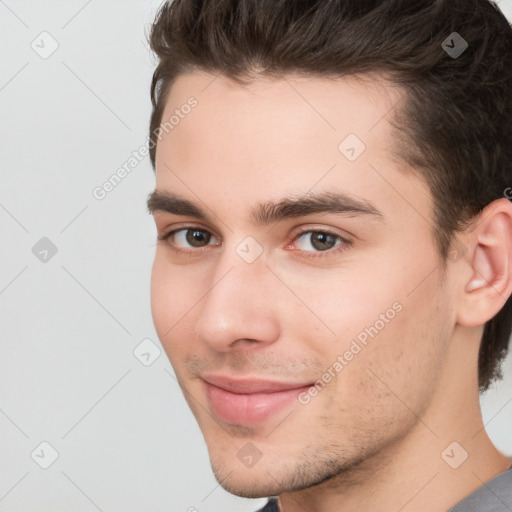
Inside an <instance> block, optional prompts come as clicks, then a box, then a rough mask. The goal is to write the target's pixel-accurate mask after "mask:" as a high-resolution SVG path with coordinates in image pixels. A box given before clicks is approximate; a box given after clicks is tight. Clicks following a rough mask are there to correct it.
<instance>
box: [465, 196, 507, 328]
mask: <svg viewBox="0 0 512 512" xmlns="http://www.w3.org/2000/svg"><path fill="white" fill-rule="evenodd" d="M464 240H465V243H466V245H467V246H468V251H467V253H466V254H467V257H466V258H464V260H465V262H466V263H468V264H469V265H470V267H471V270H470V272H467V273H465V277H464V278H463V279H462V280H461V290H460V292H461V295H462V300H461V301H460V302H459V307H458V313H457V321H458V323H459V324H460V325H464V326H468V327H472V326H478V325H484V324H485V323H486V322H487V321H488V320H490V319H491V318H493V317H494V316H495V315H496V314H497V313H498V312H499V311H500V309H501V308H502V307H503V306H504V305H505V302H506V301H507V299H508V298H509V297H510V295H511V294H512V202H510V201H508V200H507V199H504V198H503V199H497V200H496V201H493V202H492V203H490V204H489V205H487V206H486V207H485V208H484V209H483V210H482V212H481V213H480V215H478V217H477V218H476V219H475V221H474V222H473V223H472V225H471V227H470V228H468V230H467V232H465V234H464ZM468 274H469V275H470V277H469V278H468V277H467V276H468Z"/></svg>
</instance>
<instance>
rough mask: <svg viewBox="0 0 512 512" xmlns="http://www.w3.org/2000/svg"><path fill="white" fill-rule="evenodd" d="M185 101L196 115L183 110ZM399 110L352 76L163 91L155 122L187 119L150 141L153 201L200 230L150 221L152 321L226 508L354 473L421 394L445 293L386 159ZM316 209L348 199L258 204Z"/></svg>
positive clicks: (408, 423)
mask: <svg viewBox="0 0 512 512" xmlns="http://www.w3.org/2000/svg"><path fill="white" fill-rule="evenodd" d="M190 96H193V97H194V98H196V100H197V105H196V106H195V107H194V108H193V109H188V108H187V109H182V108H181V107H182V106H183V105H184V104H186V103H187V99H188V98H189V97H190ZM401 97H402V96H401V93H400V92H398V91H397V90H393V89H391V88H389V86H387V87H384V86H383V85H382V84H380V85H379V84H378V83H377V82H372V85H369V84H367V85H364V84H363V83H362V82H359V81H356V80H355V79H354V78H344V79H338V80H327V79H318V78H311V77H309V78H301V79H299V78H297V77H295V78H292V77H287V78H286V79H280V80H271V79H260V80H258V81H256V82H255V83H253V85H251V86H250V87H243V86H240V85H237V84H235V83H233V82H231V81H229V80H228V79H226V78H223V77H217V78H216V79H214V76H212V75H209V74H204V73H199V72H197V73H192V74H189V75H182V76H180V77H179V78H178V79H177V81H176V82H175V84H174V86H173V87H172V90H171V93H170V96H169V98H168V101H167V105H166V111H165V112H164V115H163V119H162V122H165V121H166V120H168V119H169V118H170V117H171V115H173V114H174V111H175V110H176V109H180V112H182V113H183V112H184V111H187V112H190V113H188V114H187V115H183V114H182V117H181V116H180V120H179V123H176V124H174V127H173V129H172V130H170V131H169V132H168V133H167V134H165V133H163V136H162V139H161V141H160V142H159V144H158V150H157V158H156V168H157V171H156V190H157V191H158V192H160V193H162V194H164V193H168V194H170V193H172V194H173V195H175V196H179V198H181V199H186V200H187V201H189V202H191V203H194V204H195V205H196V206H197V207H198V208H200V209H201V210H203V211H204V213H205V214H206V216H205V217H204V218H200V217H198V216H197V215H196V214H195V213H194V212H192V211H190V210H188V211H184V210H183V209H182V208H181V209H176V207H177V206H179V203H178V202H176V201H168V202H167V203H166V202H160V203H158V206H157V207H156V208H155V211H154V217H155V222H156V225H157V230H158V233H159V235H161V236H162V237H163V236H164V235H166V234H168V233H170V232H171V231H176V232H175V234H174V235H172V236H171V237H170V238H167V239H166V240H160V241H159V242H158V244H157V249H156V255H155V261H154V266H153V274H152V311H153V318H154V322H155V326H156V330H157V332H158V335H159V337H160V340H161V342H162V344H163V346H164V348H165V350H166V352H167V355H168V357H169V359H170V361H171V364H172V365H173V367H174V370H175V373H176V377H177V379H178V381H179V384H180V385H181V387H182V389H183V391H184V395H185V398H186V400H187V402H188V404H189V406H190V408H191V410H192V412H193V414H194V416H195V417H196V419H197V421H198V423H199V426H200V428H201V430H202V433H203V435H204V437H205V440H206V443H207V446H208V450H209V455H210V460H211V463H212V467H213V470H214V473H215V476H216V478H217V479H218V481H219V482H220V483H221V484H222V486H223V487H225V488H226V489H227V490H228V491H230V492H232V493H234V494H238V495H242V496H247V497H261V496H271V495H277V494H280V493H282V492H284V491H289V490H293V489H301V488H305V487H310V486H312V485H315V484H318V483H320V482H322V481H325V480H327V479H329V478H332V477H334V475H336V474H338V473H340V472H342V470H344V469H347V468H351V467H355V466H356V465H358V464H359V465H361V464H360V463H361V462H362V464H364V461H369V460H370V459H371V457H372V456H374V455H376V454H378V453H380V454H382V453H384V452H385V449H386V447H389V446H391V444H392V443H394V446H395V447H396V446H397V444H396V441H400V440H402V439H404V438H405V436H406V435H407V434H408V433H409V432H412V429H413V427H414V426H415V425H416V424H417V422H418V418H421V417H422V415H423V414H424V413H425V411H427V409H428V406H429V404H430V403H431V401H432V398H433V396H434V395H435V392H436V387H437V385H438V381H439V379H440V377H441V376H442V375H443V372H444V371H445V370H444V368H443V365H442V361H443V356H444V354H445V352H446V350H447V346H448V343H449V341H450V337H451V334H452V329H453V325H454V318H455V313H454V308H453V301H454V299H453V297H454V293H453V286H451V285H450V282H451V281H450V273H449V272H448V274H447V276H445V279H443V271H442V265H441V263H440V260H439V257H438V253H437V252H436V248H435V245H434V241H433V237H432V224H433V221H432V218H433V212H432V209H433V207H432V200H431V196H430V194H429V191H428V189H427V187H426V185H425V184H424V183H423V182H422V181H421V180H420V179H419V178H418V177H417V176H415V175H414V174H413V173H412V172H411V171H410V170H408V171H407V172H404V170H403V169H399V166H398V164H397V163H396V162H395V161H393V159H392V158H391V149H392V147H393V144H394V141H393V138H392V135H391V126H390V125H389V124H388V119H387V118H386V113H387V112H388V111H390V109H392V107H393V106H394V105H395V106H396V104H397V102H398V101H399V100H400V98H401ZM351 134H353V135H351ZM349 136H350V137H349ZM347 137H349V138H348V139H347ZM356 137H357V138H356ZM358 139H359V140H360V141H362V143H364V145H365V149H364V148H363V146H362V145H361V142H360V141H358ZM325 194H330V195H331V198H332V197H333V195H335V194H339V195H343V196H344V202H343V204H341V203H340V204H338V205H337V206H336V208H334V207H333V208H332V209H331V210H330V211H328V212H325V211H316V212H315V210H314V209H313V210H312V209H311V208H309V210H306V209H304V210H302V211H297V209H296V208H292V207H287V208H284V209H279V208H272V207H269V205H270V204H272V203H279V202H281V201H284V200H293V201H297V200H298V201H299V202H300V201H308V200H311V199H313V198H314V197H316V196H322V195H325ZM320 199H321V198H320ZM324 199H325V198H324ZM335 202H336V201H333V202H331V206H332V205H333V204H334V203H335ZM155 204H156V202H155ZM319 204H320V200H319V201H317V202H311V201H309V203H308V204H306V206H309V207H311V206H313V207H315V205H317V206H318V205H319ZM261 205H267V207H266V208H263V209H262V208H261ZM166 210H169V211H166ZM171 210H172V211H173V213H172V212H171ZM320 210H323V208H320ZM256 212H259V213H260V215H259V217H258V218H256ZM279 212H280V213H281V214H282V215H277V214H278V213H279ZM263 213H265V214H266V215H263ZM265 220H266V221H269V222H265ZM178 251H181V252H178ZM221 378H225V379H224V380H222V379H221ZM205 380H209V381H211V384H207V383H206V382H205ZM261 381H264V382H263V383H262V382H261ZM315 382H316V386H315V387H311V386H312V385H314V384H315ZM276 383H277V384H276ZM213 384H217V385H218V386H215V385H213ZM221 388H223V389H221ZM284 388H286V389H287V390H284ZM294 388H295V389H294ZM229 390H231V391H229ZM232 391H235V392H232ZM271 391H273V392H271Z"/></svg>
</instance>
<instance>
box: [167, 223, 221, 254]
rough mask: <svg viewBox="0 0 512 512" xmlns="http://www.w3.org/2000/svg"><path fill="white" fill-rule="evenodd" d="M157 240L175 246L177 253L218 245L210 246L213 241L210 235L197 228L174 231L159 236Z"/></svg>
mask: <svg viewBox="0 0 512 512" xmlns="http://www.w3.org/2000/svg"><path fill="white" fill-rule="evenodd" d="M158 239H159V240H169V241H171V242H172V245H176V246H177V248H176V250H177V251H180V250H182V249H181V248H185V250H186V249H187V248H193V249H201V248H203V247H206V246H207V245H218V244H215V243H213V244H210V242H211V241H215V239H214V238H213V236H212V234H211V233H210V232H209V231H206V230H204V229H200V228H197V227H187V228H181V229H175V230H174V231H170V232H169V233H167V234H165V235H162V236H159V237H158Z"/></svg>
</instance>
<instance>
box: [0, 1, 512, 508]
mask: <svg viewBox="0 0 512 512" xmlns="http://www.w3.org/2000/svg"><path fill="white" fill-rule="evenodd" d="M158 5H159V2H158V1H154V0H124V1H121V0H117V1H114V0H108V1H106V0H103V1H100V0H89V1H86V0H65V1H64V0H62V1H44V0H31V1H30V0H21V1H15V0H0V48H1V50H0V163H1V167H0V171H1V187H0V222H1V226H2V258H1V266H0V307H1V317H0V318H1V333H2V340H1V345H0V350H1V352H0V365H1V367H0V376H1V377H0V378H1V381H0V389H1V397H0V398H1V402H0V440H1V441H0V511H2V512H7V511H9V512H15V511H20V512H21V511H23V512H28V511H30V512H43V511H45V512H50V511H51V512H61V511H62V512H63V511H70V510H72V511H73V512H82V511H83V512H86V511H95V510H99V511H104V512H107V511H124V512H135V511H137V512H143V511H144V512H147V511H150V510H158V511H163V510H168V511H172V512H180V511H184V512H185V511H188V512H192V511H198V512H220V511H227V510H233V511H240V512H244V511H246V512H248V511H255V510H256V509H257V508H259V507H260V506H261V505H262V504H263V503H264V502H265V501H266V500H265V499H261V500H246V499H242V498H238V497H235V496H232V495H230V494H228V493H227V492H225V491H224V490H223V489H222V488H221V487H220V486H219V485H218V484H217V482H216V481H215V478H214V476H213V473H212V471H211V469H210V464H209V460H208V455H207V450H206V446H205V443H204V440H203V438H202V435H201V432H200V430H199V428H198V426H197V424H196V422H195V419H194V418H193V416H192V413H191V412H190V410H189V409H188V406H187V404H186V402H185V400H184V398H183V397H182V394H181V391H180V389H179V387H178V385H177V383H176V381H175V379H174V378H173V377H174V372H173V370H172V368H171V366H170V364H169V362H168V360H167V357H166V356H165V353H164V352H163V351H161V352H160V354H158V348H159V347H160V348H161V345H160V343H159V342H158V339H157V336H156V333H155V330H154V327H153V323H152V318H151V311H150V301H149V284H150V271H151V264H152V258H153V253H154V248H155V229H154V224H153V221H152V219H151V217H150V216H149V215H148V214H147V213H146V209H145V201H146V197H147V194H148V193H149V192H150V191H151V190H152V189H153V187H154V174H153V171H152V169H151V166H150V162H149V157H145V158H144V159H143V160H142V161H141V162H140V163H138V165H136V166H135V167H134V168H133V170H132V171H131V172H130V173H129V174H128V175H127V176H126V177H125V178H124V179H123V180H122V182H121V183H119V184H118V185H117V187H115V188H114V189H113V190H111V191H110V192H109V193H108V194H107V195H106V197H105V198H104V199H102V200H98V199H96V198H95V197H94V195H93V191H94V189H95V188H96V187H98V186H101V185H102V184H103V183H104V182H105V181H106V180H107V179H108V178H109V177H110V176H111V175H112V174H113V173H114V172H115V171H116V170H117V169H118V168H119V167H120V166H122V165H123V164H124V163H125V162H126V161H127V160H128V159H129V158H130V156H132V154H133V152H134V151H136V150H137V149H138V148H140V147H141V146H142V145H143V144H144V142H145V140H146V137H147V129H148V123H149V116H150V99H149V86H150V80H151V75H152V71H153V69H154V66H155V61H154V58H153V57H152V56H151V54H150V51H149V49H148V46H147V43H146V36H145V33H146V32H147V30H148V28H149V25H150V24H151V22H152V20H153V16H154V13H155V11H156V8H157V6H158ZM501 7H502V9H503V11H504V12H505V14H506V15H507V16H508V17H509V19H512V2H511V1H510V0H502V1H501ZM143 340H146V341H144V343H145V344H146V345H142V348H141V349H139V352H140V351H142V352H144V350H143V349H144V347H146V349H147V347H149V348H150V351H151V364H149V365H147V366H146V365H145V364H144V362H146V363H147V362H149V361H148V360H147V359H148V357H149V356H145V357H146V361H144V359H143V358H142V357H141V358H137V357H136V355H135V354H134V350H135V353H138V352H137V350H136V348H137V347H138V346H139V345H140V344H141V342H143ZM148 340H149V341H148ZM146 352H147V350H146ZM511 384H512V360H511V359H510V358H509V359H508V360H507V362H506V364H505V380H504V381H503V382H501V383H500V384H499V385H497V386H495V387H494V388H493V389H492V390H491V391H490V392H488V393H487V394H486V395H485V396H483V397H482V402H483V411H484V417H485V422H486V427H487V429H488V431H489V433H490V435H491V437H492V439H493V440H494V441H495V443H496V444H497V445H498V447H499V448H500V449H501V450H503V451H504V452H505V453H507V454H508V455H512V436H511V435H510V425H511V424H512V403H511V402H512V385H511ZM45 466H47V467H46V468H45Z"/></svg>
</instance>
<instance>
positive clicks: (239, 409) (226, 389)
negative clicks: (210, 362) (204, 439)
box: [203, 375, 313, 426]
mask: <svg viewBox="0 0 512 512" xmlns="http://www.w3.org/2000/svg"><path fill="white" fill-rule="evenodd" d="M203 382H204V386H205V392H206V396H207V398H208V403H209V405H210V409H211V410H212V412H213V413H214V415H215V416H216V417H217V418H219V419H220V420H222V421H225V422H227V423H232V424H236V425H244V426H251V425H258V424H260V423H263V422H264V421H265V420H267V419H269V418H270V417H272V416H274V415H275V414H277V413H278V412H279V411H281V410H283V409H284V408H285V407H287V406H289V405H291V404H292V403H293V402H294V401H295V400H296V399H297V397H298V395H299V394H300V393H302V392H304V391H307V390H308V388H309V387H311V386H312V385H313V384H312V383H300V382H299V383H290V382H288V383H287V382H277V381H269V380H261V379H243V380H240V379H238V380H235V379H231V378H229V377H223V376H217V375H208V376H203Z"/></svg>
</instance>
